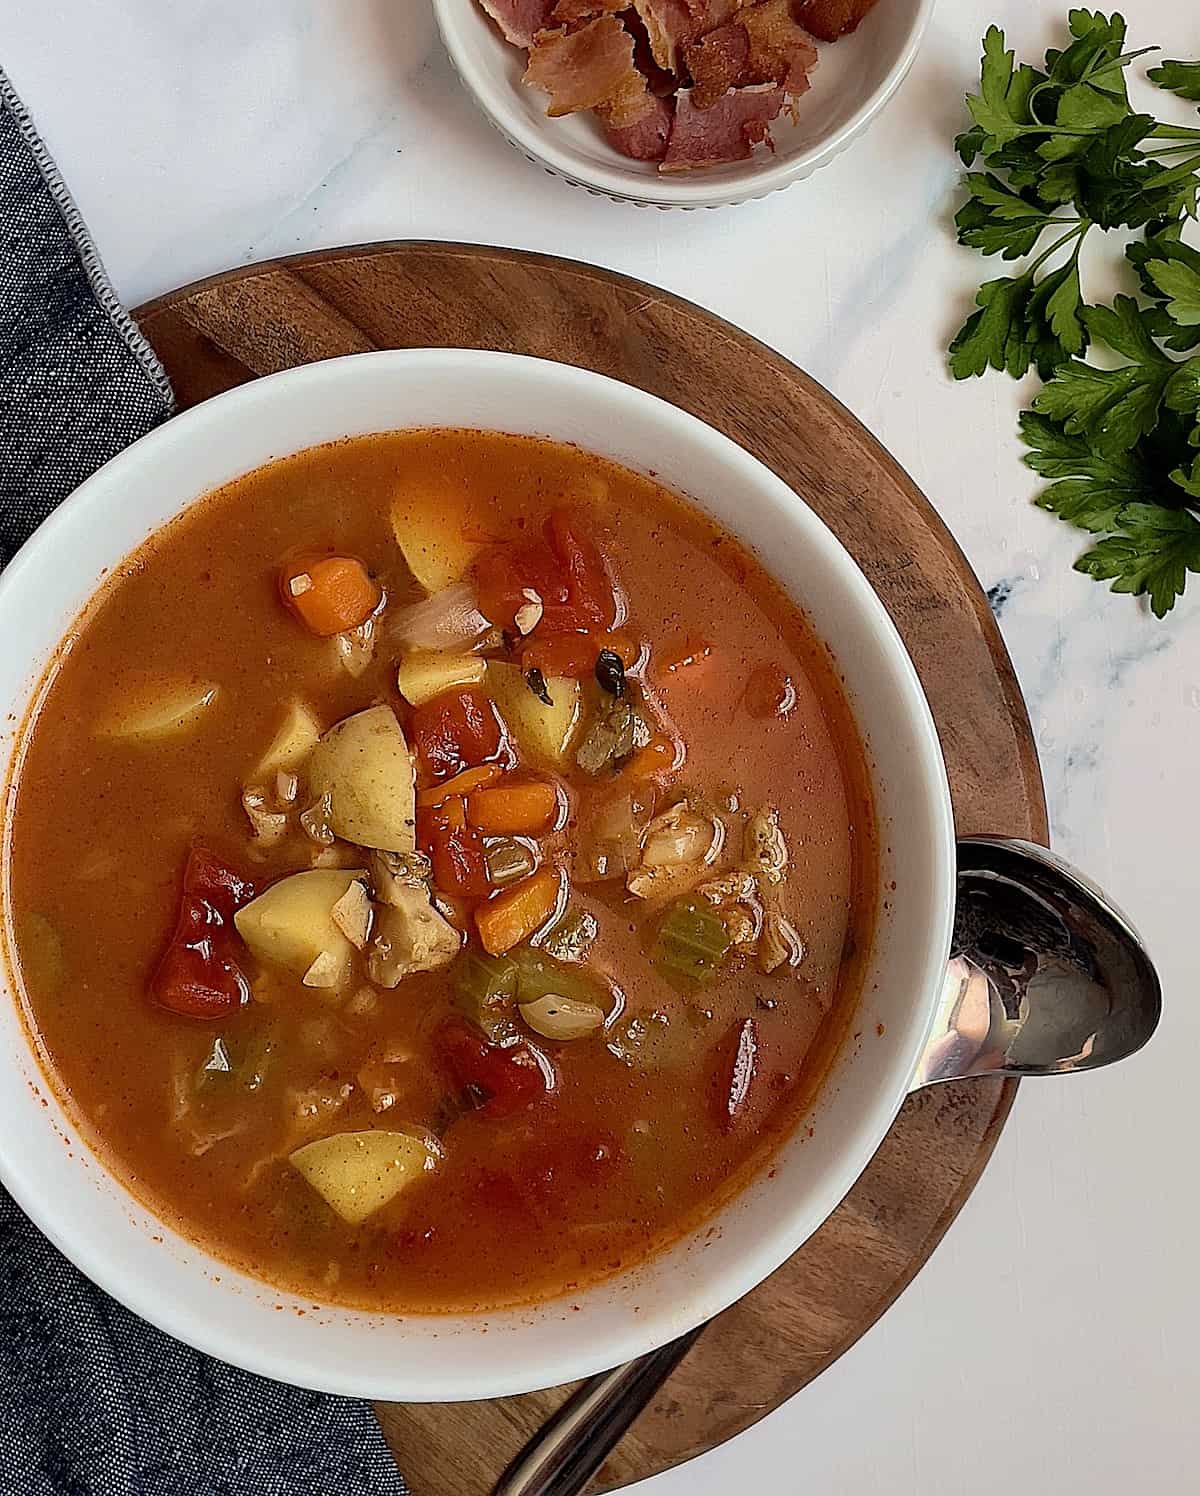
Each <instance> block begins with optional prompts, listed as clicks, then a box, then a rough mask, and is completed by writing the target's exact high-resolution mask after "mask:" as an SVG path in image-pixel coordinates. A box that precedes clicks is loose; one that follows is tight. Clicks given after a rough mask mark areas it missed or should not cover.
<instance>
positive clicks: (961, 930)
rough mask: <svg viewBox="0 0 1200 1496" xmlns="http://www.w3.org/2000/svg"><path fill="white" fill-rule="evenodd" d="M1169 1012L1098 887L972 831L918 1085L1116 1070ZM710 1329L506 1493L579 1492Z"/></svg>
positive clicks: (531, 1449) (500, 1495) (547, 1447)
mask: <svg viewBox="0 0 1200 1496" xmlns="http://www.w3.org/2000/svg"><path fill="white" fill-rule="evenodd" d="M1161 1012H1162V990H1161V987H1160V985H1159V980H1158V975H1157V973H1156V972H1155V970H1154V967H1153V965H1152V964H1151V961H1150V957H1149V956H1148V955H1147V954H1146V950H1145V947H1144V946H1143V945H1142V942H1141V940H1140V938H1139V936H1138V934H1137V932H1136V930H1134V928H1133V926H1132V925H1131V924H1130V923H1129V921H1128V920H1127V919H1126V918H1125V916H1124V915H1123V914H1122V913H1121V911H1120V910H1119V909H1118V908H1117V907H1116V905H1115V904H1113V902H1112V901H1111V900H1110V899H1108V898H1107V897H1106V896H1105V895H1104V894H1103V893H1102V892H1101V891H1100V890H1099V889H1098V888H1097V887H1096V886H1095V884H1093V883H1091V882H1089V880H1088V879H1087V878H1085V877H1084V876H1083V875H1082V874H1081V873H1078V872H1076V871H1075V869H1074V868H1072V867H1070V866H1069V865H1068V864H1067V863H1065V862H1063V861H1062V859H1061V858H1059V857H1055V856H1054V854H1053V853H1052V852H1048V851H1047V850H1046V849H1045V847H1038V846H1034V845H1033V844H1032V843H1031V842H1023V841H1010V840H1005V839H1003V838H999V837H986V836H969V837H963V838H962V839H960V841H959V843H958V901H957V904H956V907H955V914H954V939H953V943H952V946H951V953H950V962H949V965H948V967H947V970H946V981H945V984H944V986H943V989H942V997H941V1001H940V1003H939V1005H938V1013H937V1019H936V1021H935V1023H934V1027H933V1032H932V1034H931V1035H930V1038H929V1042H928V1044H927V1045H926V1047H925V1050H924V1052H923V1054H922V1056H921V1059H920V1062H919V1064H918V1065H917V1069H916V1074H915V1076H914V1079H913V1083H912V1086H911V1087H910V1090H912V1091H917V1090H920V1089H921V1088H922V1087H923V1086H931V1085H937V1084H940V1083H941V1082H944V1081H949V1080H962V1079H963V1078H965V1077H967V1076H973V1075H1062V1074H1066V1073H1067V1072H1069V1071H1075V1070H1094V1069H1096V1068H1097V1067H1099V1066H1101V1065H1111V1064H1112V1063H1113V1062H1114V1061H1116V1060H1122V1059H1124V1058H1125V1057H1126V1056H1127V1055H1131V1054H1133V1053H1134V1051H1135V1050H1138V1049H1140V1048H1141V1047H1142V1045H1143V1044H1145V1042H1146V1041H1147V1039H1149V1038H1150V1036H1151V1034H1153V1032H1154V1030H1155V1028H1157V1026H1158V1020H1159V1017H1160V1015H1161ZM703 1328H704V1327H703V1326H700V1328H699V1329H696V1330H693V1331H692V1332H691V1333H690V1334H688V1335H685V1336H683V1337H682V1338H681V1339H679V1340H675V1341H672V1342H671V1343H670V1344H669V1345H665V1346H661V1347H660V1348H659V1349H658V1350H656V1351H652V1352H651V1353H650V1354H649V1355H647V1356H641V1357H639V1358H638V1359H637V1360H636V1361H630V1362H627V1363H626V1364H625V1365H624V1366H618V1367H617V1368H615V1370H613V1371H607V1372H604V1373H602V1374H601V1375H600V1376H595V1377H592V1378H590V1380H588V1381H587V1382H585V1383H584V1384H583V1386H582V1387H581V1388H580V1389H579V1391H578V1392H576V1393H575V1394H574V1396H572V1397H571V1398H570V1399H569V1400H568V1401H567V1402H566V1403H564V1404H563V1406H562V1407H561V1408H560V1409H559V1411H558V1412H557V1413H556V1414H555V1415H554V1416H553V1417H552V1418H551V1419H549V1420H548V1421H547V1422H546V1423H545V1424H544V1425H543V1426H542V1428H541V1429H539V1430H538V1432H537V1433H536V1434H535V1435H534V1436H533V1438H532V1439H531V1440H530V1441H529V1443H528V1444H527V1445H526V1446H525V1448H524V1449H523V1450H522V1451H521V1453H520V1454H519V1455H518V1456H517V1458H516V1459H515V1460H514V1461H513V1463H512V1464H511V1465H510V1466H509V1467H508V1470H507V1471H506V1472H505V1474H504V1475H503V1476H502V1477H501V1479H500V1483H499V1485H497V1487H496V1490H495V1496H578V1493H579V1492H580V1491H582V1490H583V1488H584V1487H585V1486H586V1485H587V1483H588V1481H589V1480H590V1479H591V1478H592V1476H593V1475H594V1474H595V1473H596V1471H597V1470H598V1469H599V1468H600V1466H601V1465H602V1464H603V1463H604V1461H605V1459H606V1458H607V1457H608V1455H609V1454H610V1453H611V1451H612V1450H613V1449H614V1448H615V1447H616V1445H617V1444H618V1443H619V1442H620V1440H621V1438H622V1436H623V1435H624V1434H625V1432H626V1431H627V1430H628V1428H629V1427H630V1425H631V1424H632V1423H633V1422H634V1421H635V1419H636V1418H637V1417H638V1415H639V1414H640V1413H641V1412H642V1411H643V1409H645V1408H646V1407H647V1406H648V1405H649V1404H650V1402H651V1401H652V1400H653V1398H654V1396H655V1394H656V1393H657V1391H658V1389H659V1388H660V1387H661V1386H662V1384H663V1382H665V1381H666V1379H667V1377H669V1376H670V1374H671V1373H672V1371H674V1370H675V1368H676V1366H678V1364H679V1363H680V1361H681V1360H682V1359H683V1357H684V1356H685V1355H686V1354H687V1352H688V1351H689V1350H690V1349H691V1347H692V1345H693V1344H694V1343H695V1341H696V1340H697V1339H698V1337H699V1336H700V1334H701V1333H702V1331H703Z"/></svg>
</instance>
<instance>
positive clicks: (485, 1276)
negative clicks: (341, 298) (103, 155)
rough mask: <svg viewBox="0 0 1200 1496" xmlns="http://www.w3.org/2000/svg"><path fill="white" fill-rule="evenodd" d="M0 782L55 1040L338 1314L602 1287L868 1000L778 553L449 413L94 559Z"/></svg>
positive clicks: (240, 1258)
mask: <svg viewBox="0 0 1200 1496" xmlns="http://www.w3.org/2000/svg"><path fill="white" fill-rule="evenodd" d="M17 762H18V769H17V773H16V777H15V782H14V784H13V786H11V791H12V792H11V794H10V797H9V807H10V811H11V814H10V816H9V826H8V837H7V845H6V851H5V861H4V872H5V899H6V904H7V908H8V915H9V931H10V940H11V946H12V949H11V951H10V955H11V958H12V965H13V968H14V973H15V975H16V977H17V986H18V989H19V992H20V994H21V997H22V1001H23V1004H24V1011H25V1016H26V1020H27V1022H28V1024H29V1026H30V1029H31V1031H32V1032H33V1034H34V1036H35V1039H36V1042H37V1045H38V1048H39V1053H40V1054H41V1056H42V1059H43V1063H44V1065H45V1067H46V1069H47V1072H48V1074H49V1075H50V1076H51V1078H52V1081H53V1084H54V1086H55V1088H56V1090H57V1091H58V1093H59V1094H60V1095H61V1096H62V1097H63V1099H64V1102H65V1103H66V1104H67V1105H68V1106H69V1107H70V1109H71V1110H72V1112H73V1114H74V1115H76V1116H77V1117H78V1120H79V1124H80V1126H81V1127H82V1128H83V1129H84V1131H85V1133H86V1135H87V1136H88V1138H89V1140H90V1141H91V1143H92V1145H93V1146H94V1147H95V1148H96V1150H97V1151H98V1152H99V1154H100V1156H101V1157H102V1158H103V1159H104V1160H105V1161H106V1163H107V1164H108V1166H109V1167H110V1168H111V1169H112V1170H113V1172H114V1173H115V1174H116V1175H117V1176H118V1177H119V1178H120V1179H122V1180H123V1181H124V1182H125V1184H126V1185H127V1186H128V1188H129V1189H130V1190H131V1191H133V1192H134V1193H135V1194H136V1195H137V1196H138V1197H139V1198H141V1199H142V1200H143V1201H145V1202H146V1204H147V1205H148V1206H149V1207H150V1208H151V1209H152V1210H153V1211H154V1212H155V1213H156V1214H157V1215H158V1216H159V1217H160V1218H162V1219H163V1220H165V1221H168V1222H170V1223H171V1224H172V1225H173V1226H175V1227H176V1228H177V1229H178V1230H179V1231H180V1232H182V1233H183V1234H184V1235H185V1236H187V1237H189V1238H191V1239H194V1240H196V1241H198V1242H200V1243H202V1244H203V1245H204V1246H205V1247H207V1248H208V1249H209V1250H211V1251H212V1252H214V1253H215V1254H217V1255H218V1256H219V1257H221V1258H223V1259H224V1260H226V1261H229V1262H231V1263H234V1264H236V1265H238V1266H239V1267H242V1268H244V1269H245V1270H247V1271H248V1272H250V1273H252V1274H255V1275H257V1276H258V1277H260V1278H262V1279H265V1280H267V1281H269V1282H271V1283H272V1284H275V1285H278V1286H280V1287H282V1288H286V1289H291V1290H293V1291H295V1292H297V1293H299V1294H301V1295H303V1296H305V1297H310V1298H315V1299H319V1300H321V1301H324V1302H330V1301H332V1302H339V1303H344V1304H348V1305H355V1306H363V1307H370V1308H376V1309H383V1310H387V1311H395V1312H447V1311H456V1310H480V1309H487V1308H496V1307H500V1306H503V1305H512V1304H519V1303H526V1302H531V1301H535V1300H539V1299H544V1298H548V1297H552V1296H555V1295H559V1294H563V1293H566V1292H569V1291H571V1290H572V1289H575V1288H578V1287H582V1286H583V1285H585V1284H587V1283H589V1282H592V1281H595V1280H597V1279H599V1278H602V1277H604V1276H607V1275H609V1274H612V1273H614V1272H617V1271H618V1270H620V1269H622V1268H625V1267H628V1266H630V1265H631V1264H634V1263H636V1262H638V1261H639V1260H642V1259H644V1258H645V1257H646V1256H648V1255H649V1254H650V1253H652V1252H654V1251H656V1250H657V1249H659V1248H660V1247H662V1246H664V1245H665V1244H667V1243H669V1242H670V1241H672V1240H674V1239H677V1238H678V1237H679V1236H680V1235H681V1234H682V1233H684V1232H686V1231H688V1230H690V1229H692V1228H694V1227H695V1226H696V1225H697V1224H699V1223H701V1222H702V1221H703V1220H704V1218H705V1217H706V1216H708V1215H709V1214H711V1213H712V1212H713V1211H714V1210H715V1209H716V1208H717V1207H718V1206H719V1205H720V1204H722V1203H723V1202H724V1201H725V1200H726V1199H727V1198H728V1197H729V1196H730V1195H731V1193H732V1192H734V1191H735V1190H737V1189H738V1188H739V1186H740V1185H742V1184H744V1183H745V1182H746V1181H747V1179H748V1178H749V1177H751V1176H752V1175H753V1173H755V1172H756V1171H757V1170H759V1169H761V1168H763V1167H764V1166H765V1165H766V1162H767V1160H768V1159H769V1157H770V1154H771V1151H772V1150H773V1148H774V1147H775V1146H776V1144H777V1143H778V1141H779V1139H780V1138H781V1137H782V1136H783V1135H785V1134H786V1132H787V1131H788V1130H789V1129H790V1128H791V1127H793V1126H794V1125H795V1124H796V1122H797V1121H798V1119H799V1117H800V1115H801V1114H802V1112H803V1110H804V1108H805V1107H806V1106H807V1105H808V1103H809V1102H810V1101H811V1099H812V1096H813V1094H814V1091H815V1090H816V1088H817V1087H818V1086H819V1084H820V1081H821V1078H822V1076H823V1074H824V1073H825V1071H826V1069H827V1067H828V1065H829V1063H830V1061H831V1059H832V1057H833V1055H834V1053H835V1052H836V1050H837V1048H838V1046H839V1044H840V1043H841V1042H842V1040H843V1039H844V1037H845V1035H846V1033H847V1031H848V1028H849V1025H850V1023H851V1020H852V1018H853V1014H854V1010H855V1007H856V1004H857V1001H858V997H859V995H860V994H859V985H860V981H861V972H862V969H863V967H864V965H865V958H866V954H867V951H868V947H869V943H870V938H871V930H872V920H873V914H874V904H875V895H876V882H877V878H878V858H877V847H876V841H875V830H874V826H873V820H872V811H871V801H870V794H869V789H868V784H867V776H866V772H865V766H864V757H863V750H862V747H861V744H860V742H859V740H858V738H857V735H856V732H855V728H854V724H853V721H852V719H851V716H850V713H849V711H848V709H847V705H846V703H845V701H844V699H843V697H842V695H841V692H840V689H839V685H838V680H837V676H836V672H835V670H834V667H833V664H832V662H831V659H830V656H829V654H828V652H827V651H826V649H825V648H824V646H823V645H822V644H821V643H820V642H818V641H817V640H815V639H814V638H813V637H812V635H811V634H810V632H809V630H808V627H807V625H806V623H805V620H804V618H803V616H802V614H801V613H800V612H799V611H798V610H797V608H796V607H795V606H794V605H793V604H792V603H791V602H790V601H789V600H788V599H787V598H786V597H785V596H784V595H783V594H782V592H781V591H780V590H779V589H778V588H777V587H776V586H775V584H774V583H773V582H772V581H771V579H770V578H769V577H768V575H767V574H766V572H765V571H764V570H763V568H762V567H761V565H760V564H759V563H758V562H757V561H756V560H755V559H754V558H753V557H752V556H750V555H749V554H748V552H747V551H746V550H745V549H744V548H743V547H742V546H741V545H740V544H739V543H738V542H737V541H736V540H734V539H733V538H732V537H731V536H729V535H727V534H725V533H723V532H722V531H721V530H719V529H718V528H717V527H716V526H715V525H714V524H713V523H712V522H711V521H709V520H708V519H707V518H706V517H705V516H703V515H702V514H701V513H700V512H699V511H698V510H696V509H695V508H694V507H692V506H691V505H690V504H688V503H686V502H685V501H684V500H682V499H680V498H678V497H677V496H675V495H673V494H671V493H669V492H667V491H666V490H665V489H663V488H662V487H661V486H660V485H658V484H656V483H654V482H653V481H652V480H650V479H649V478H646V477H641V476H638V475H635V474H633V473H631V472H628V471H626V470H624V469H621V468H619V467H617V466H615V465H613V464H611V463H608V462H606V461H603V460H601V459H598V458H596V457H593V456H589V455H586V454H584V453H582V452H580V451H578V450H577V449H574V448H570V447H565V446H560V445H556V444H553V443H550V442H544V441H538V440H535V439H532V438H524V437H512V436H505V435H499V434H495V433H486V432H471V431H452V430H432V431H413V432H399V433H389V434H384V435H378V436H371V437H365V438H358V439H353V440H346V441H342V442H338V443H335V444H332V445H328V446H324V447H319V448H316V449H313V450H311V451H306V452H302V453H300V454H298V455H296V456H293V457H290V458H287V459H285V460H283V461H279V462H276V463H273V464H272V465H270V466H268V467H265V468H262V469H260V470H258V471H256V472H253V473H251V474H249V475H247V476H246V477H244V478H241V479H239V480H238V481H236V482H234V483H231V484H229V485H228V486H227V487H225V488H223V489H221V490H219V491H217V492H215V493H213V494H211V495H209V496H208V497H206V498H205V499H203V500H202V501H200V502H199V503H197V504H195V505H194V506H192V507H191V508H190V509H189V510H188V511H187V512H186V513H185V514H184V515H182V516H181V517H180V518H179V519H177V520H176V521H174V522H173V523H172V524H170V525H168V526H166V527H165V528H163V529H162V530H161V531H159V532H158V533H157V534H156V535H155V536H154V537H152V539H151V540H149V541H148V542H147V543H146V544H145V545H144V546H143V547H142V548H141V549H140V550H139V551H138V552H136V553H135V554H134V555H133V556H132V557H131V558H130V559H129V560H128V561H127V562H126V563H125V564H124V565H123V566H122V567H120V568H119V569H118V571H116V572H115V573H114V574H113V575H112V576H111V577H109V578H108V580H107V581H106V582H105V584H104V586H103V587H102V588H101V590H100V592H99V593H98V595H97V596H96V598H95V599H94V600H93V602H92V604H91V605H90V606H89V608H88V609H87V610H86V611H85V613H84V614H83V616H82V617H81V618H80V619H79V621H78V622H77V624H76V625H75V626H74V628H73V629H72V631H71V633H70V635H69V636H68V638H67V640H66V641H65V643H64V644H63V646H62V648H61V649H60V651H59V653H58V656H57V658H56V659H55V661H54V662H53V665H52V667H51V669H50V670H49V671H48V674H47V677H46V680H45V682H44V684H43V688H42V690H41V692H40V694H39V697H38V699H37V703H36V705H35V708H34V709H33V710H32V712H31V714H30V718H29V721H28V722H27V724H26V725H25V728H24V731H23V740H22V744H21V749H20V753H19V755H18V760H17Z"/></svg>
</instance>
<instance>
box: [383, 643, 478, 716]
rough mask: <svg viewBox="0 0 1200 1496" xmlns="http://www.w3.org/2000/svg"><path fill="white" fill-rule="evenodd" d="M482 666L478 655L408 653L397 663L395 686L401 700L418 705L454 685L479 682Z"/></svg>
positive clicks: (475, 684) (452, 687)
mask: <svg viewBox="0 0 1200 1496" xmlns="http://www.w3.org/2000/svg"><path fill="white" fill-rule="evenodd" d="M486 669H487V666H486V664H485V663H484V661H483V660H481V659H480V658H479V656H478V655H464V654H434V653H424V652H422V653H420V654H410V655H409V656H408V658H407V659H405V660H402V661H401V662H400V668H399V669H398V670H397V671H396V685H397V686H398V687H399V688H400V694H401V696H403V697H404V699H405V701H407V702H408V703H409V704H410V705H412V706H420V705H421V704H422V703H423V702H426V701H432V700H433V698H434V697H435V696H440V695H441V694H442V692H443V691H452V690H454V688H455V687H456V686H478V685H480V684H481V683H482V681H483V677H484V672H485V671H486Z"/></svg>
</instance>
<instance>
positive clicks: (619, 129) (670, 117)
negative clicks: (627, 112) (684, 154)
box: [603, 95, 675, 161]
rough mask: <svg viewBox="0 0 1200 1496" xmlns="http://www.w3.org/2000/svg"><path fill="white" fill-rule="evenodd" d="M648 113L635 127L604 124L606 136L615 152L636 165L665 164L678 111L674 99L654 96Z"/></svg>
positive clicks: (633, 125)
mask: <svg viewBox="0 0 1200 1496" xmlns="http://www.w3.org/2000/svg"><path fill="white" fill-rule="evenodd" d="M650 97H651V104H650V108H649V110H648V112H647V113H646V114H644V115H643V116H642V117H641V119H638V120H634V122H633V124H631V125H620V126H618V125H610V124H608V122H607V121H603V123H604V136H605V139H606V140H607V141H608V143H609V145H611V146H612V148H613V149H614V150H615V151H620V153H621V154H622V156H629V157H630V158H631V159H632V160H634V161H661V160H662V159H663V157H664V156H665V155H666V154H667V142H668V141H669V140H670V138H671V126H672V124H673V123H674V120H675V110H674V107H673V105H672V103H671V100H670V99H659V98H655V97H654V95H651V96H650Z"/></svg>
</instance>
